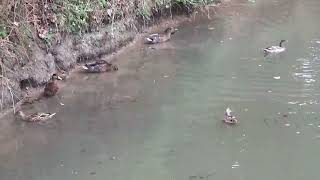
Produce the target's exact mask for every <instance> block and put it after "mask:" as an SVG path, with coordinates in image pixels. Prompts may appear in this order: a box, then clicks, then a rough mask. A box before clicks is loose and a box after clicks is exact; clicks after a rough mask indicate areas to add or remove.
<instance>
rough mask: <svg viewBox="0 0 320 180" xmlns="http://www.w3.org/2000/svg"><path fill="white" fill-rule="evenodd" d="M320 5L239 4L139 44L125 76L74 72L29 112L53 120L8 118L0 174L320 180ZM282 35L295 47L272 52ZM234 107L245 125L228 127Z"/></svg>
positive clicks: (119, 179) (52, 179)
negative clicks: (161, 39)
mask: <svg viewBox="0 0 320 180" xmlns="http://www.w3.org/2000/svg"><path fill="white" fill-rule="evenodd" d="M319 9H320V1H318V0H278V1H266V0H265V1H263V0H256V3H250V2H247V1H244V0H240V2H234V3H231V4H226V5H224V6H223V7H222V8H220V9H219V10H217V14H216V15H215V16H214V18H212V20H210V21H201V22H198V23H186V24H185V25H184V26H183V27H181V28H180V31H179V32H178V33H177V34H175V36H174V38H173V39H172V41H171V42H169V43H166V44H163V45H160V46H157V47H156V50H153V49H149V48H147V47H138V48H135V49H131V50H128V52H126V53H125V54H123V55H122V56H120V57H118V59H119V61H118V62H119V63H120V68H121V69H120V71H119V72H118V73H117V74H103V75H86V74H79V75H77V76H76V77H73V78H71V80H70V81H71V82H72V83H71V84H70V85H68V86H67V87H65V88H63V90H62V91H61V92H60V94H59V96H58V97H57V98H52V99H50V100H48V101H43V102H41V103H39V104H35V105H33V106H31V107H28V108H29V109H30V111H32V110H34V109H36V110H43V111H53V112H57V116H56V117H55V118H54V119H52V120H51V121H50V122H48V123H47V124H41V125H30V124H22V123H17V122H11V121H10V124H6V123H5V122H7V121H2V123H1V125H2V126H3V127H4V128H2V129H4V130H3V131H2V132H1V136H0V143H1V150H0V179H1V180H57V179H59V180H64V179H65V180H73V179H74V180H88V179H97V180H106V179H110V180H128V179H130V180H131V179H132V180H141V179H146V180H147V179H148V180H149V179H152V180H164V179H168V180H169V179H170V180H189V179H190V180H198V179H212V180H213V179H226V180H229V179H237V180H257V179H259V180H269V179H281V180H298V179H299V180H301V179H318V178H319V173H318V170H317V166H318V164H319V162H320V158H318V152H320V114H319V113H320V112H319V95H320V91H319V90H320V86H319V85H320V84H319V80H320V77H319V71H320V31H319V29H320V24H319V19H318V18H320V11H319ZM281 39H287V40H289V43H287V44H286V46H287V48H288V51H287V52H285V53H283V54H282V55H280V56H276V57H269V58H266V59H264V58H263V53H262V51H261V49H263V48H264V47H266V46H269V45H273V44H278V41H280V40H281ZM137 49H138V50H137ZM126 59H128V60H126ZM106 76H111V77H107V78H106ZM276 76H280V79H274V77H276ZM60 102H62V103H63V104H64V105H61V104H60ZM228 106H229V107H231V108H232V109H233V110H234V112H235V113H236V115H237V117H238V119H239V120H240V124H239V126H236V127H229V126H226V125H224V124H223V123H222V122H221V120H222V119H223V114H224V110H225V108H226V107H228Z"/></svg>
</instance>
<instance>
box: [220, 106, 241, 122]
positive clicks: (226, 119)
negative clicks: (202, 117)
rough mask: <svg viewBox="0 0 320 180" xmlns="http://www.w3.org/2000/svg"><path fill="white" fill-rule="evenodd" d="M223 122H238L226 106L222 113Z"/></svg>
mask: <svg viewBox="0 0 320 180" xmlns="http://www.w3.org/2000/svg"><path fill="white" fill-rule="evenodd" d="M223 122H225V123H227V124H231V125H232V124H237V123H238V120H237V118H236V117H235V116H234V115H232V111H231V109H230V108H227V109H226V112H225V114H224V120H223Z"/></svg>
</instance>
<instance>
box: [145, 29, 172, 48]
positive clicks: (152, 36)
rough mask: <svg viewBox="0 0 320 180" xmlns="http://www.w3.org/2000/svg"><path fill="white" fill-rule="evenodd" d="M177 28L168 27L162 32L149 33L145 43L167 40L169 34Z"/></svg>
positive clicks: (169, 36) (169, 37)
mask: <svg viewBox="0 0 320 180" xmlns="http://www.w3.org/2000/svg"><path fill="white" fill-rule="evenodd" d="M176 31H177V29H175V28H173V27H168V28H167V29H166V30H165V31H164V32H163V33H156V34H150V35H149V36H148V37H146V38H145V41H146V42H145V43H146V44H157V43H162V42H166V41H169V40H170V39H171V35H172V34H174V33H175V32H176Z"/></svg>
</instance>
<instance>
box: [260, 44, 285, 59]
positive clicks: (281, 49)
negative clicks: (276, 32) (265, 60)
mask: <svg viewBox="0 0 320 180" xmlns="http://www.w3.org/2000/svg"><path fill="white" fill-rule="evenodd" d="M284 42H287V40H281V41H280V44H279V46H270V47H267V48H265V49H264V50H263V51H264V57H266V56H267V55H268V54H270V53H273V54H278V53H281V52H284V51H285V50H286V48H285V47H283V46H282V43H284Z"/></svg>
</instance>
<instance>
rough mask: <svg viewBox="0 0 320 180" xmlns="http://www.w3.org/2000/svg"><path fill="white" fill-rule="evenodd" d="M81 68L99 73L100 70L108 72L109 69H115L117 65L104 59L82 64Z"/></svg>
mask: <svg viewBox="0 0 320 180" xmlns="http://www.w3.org/2000/svg"><path fill="white" fill-rule="evenodd" d="M82 68H83V69H84V70H85V71H86V72H90V73H101V72H109V71H117V70H118V66H117V65H114V64H111V63H109V62H107V61H105V60H99V61H95V62H93V63H90V64H85V65H83V66H82Z"/></svg>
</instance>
